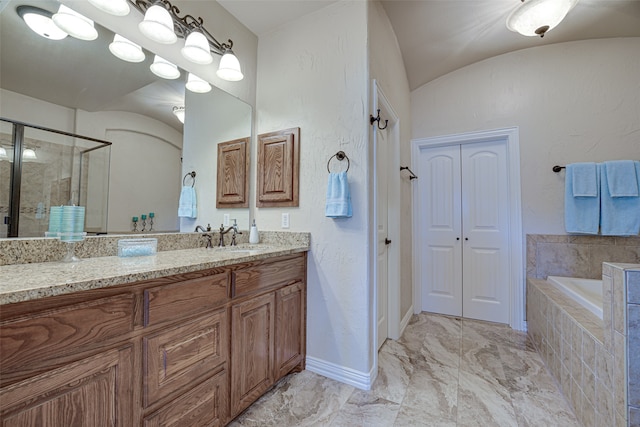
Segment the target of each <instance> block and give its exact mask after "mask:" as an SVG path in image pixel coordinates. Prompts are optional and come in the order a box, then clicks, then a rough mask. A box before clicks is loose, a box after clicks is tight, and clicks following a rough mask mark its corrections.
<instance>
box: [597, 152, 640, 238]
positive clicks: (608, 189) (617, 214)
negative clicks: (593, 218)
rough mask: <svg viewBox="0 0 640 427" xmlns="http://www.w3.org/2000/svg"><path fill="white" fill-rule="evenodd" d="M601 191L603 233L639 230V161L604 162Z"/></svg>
mask: <svg viewBox="0 0 640 427" xmlns="http://www.w3.org/2000/svg"><path fill="white" fill-rule="evenodd" d="M600 192H601V194H602V195H601V197H600V199H601V201H600V204H601V209H600V212H601V213H600V216H601V218H600V232H601V233H602V235H604V236H631V235H636V234H638V233H640V162H637V161H632V160H618V161H612V162H604V164H603V165H602V181H601V183H600Z"/></svg>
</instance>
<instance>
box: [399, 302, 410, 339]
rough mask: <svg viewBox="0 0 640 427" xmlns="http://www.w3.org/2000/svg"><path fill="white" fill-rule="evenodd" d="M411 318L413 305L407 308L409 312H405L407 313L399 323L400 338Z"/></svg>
mask: <svg viewBox="0 0 640 427" xmlns="http://www.w3.org/2000/svg"><path fill="white" fill-rule="evenodd" d="M412 316H413V305H412V306H411V307H409V310H407V313H406V314H405V315H404V317H403V318H402V320H401V321H400V336H402V334H403V333H404V330H405V328H406V327H407V325H408V324H409V321H411V317H412Z"/></svg>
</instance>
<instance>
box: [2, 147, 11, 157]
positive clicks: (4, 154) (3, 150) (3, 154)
mask: <svg viewBox="0 0 640 427" xmlns="http://www.w3.org/2000/svg"><path fill="white" fill-rule="evenodd" d="M8 158H9V156H7V150H6V149H5V148H4V147H0V159H8Z"/></svg>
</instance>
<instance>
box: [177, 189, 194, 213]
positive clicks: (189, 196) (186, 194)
mask: <svg viewBox="0 0 640 427" xmlns="http://www.w3.org/2000/svg"><path fill="white" fill-rule="evenodd" d="M178 216H179V217H182V218H196V217H197V216H198V209H197V205H196V189H195V188H193V187H192V186H184V187H182V191H180V201H179V202H178Z"/></svg>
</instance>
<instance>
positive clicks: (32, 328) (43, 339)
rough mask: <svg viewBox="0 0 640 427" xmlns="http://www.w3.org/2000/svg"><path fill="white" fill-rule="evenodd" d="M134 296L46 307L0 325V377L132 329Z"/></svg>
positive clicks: (53, 363)
mask: <svg viewBox="0 0 640 427" xmlns="http://www.w3.org/2000/svg"><path fill="white" fill-rule="evenodd" d="M134 305H135V301H134V295H133V294H122V295H117V296H114V297H109V298H101V299H98V300H94V301H88V302H83V303H78V304H73V305H70V306H66V307H62V308H57V309H52V310H46V311H42V312H40V313H34V314H30V315H28V316H25V317H21V318H17V319H12V320H9V321H6V322H2V324H0V353H1V354H2V377H3V380H7V379H9V378H10V377H12V376H15V377H20V376H21V373H24V372H27V371H34V372H37V371H38V370H41V368H46V367H54V366H56V363H58V362H59V361H58V360H56V359H57V358H58V356H60V355H62V354H65V353H69V352H71V351H77V350H80V349H87V348H94V347H98V346H100V344H101V342H102V341H104V340H106V339H108V338H112V337H116V336H118V335H124V334H126V333H128V332H130V331H132V330H133V325H134Z"/></svg>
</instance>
